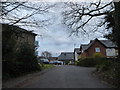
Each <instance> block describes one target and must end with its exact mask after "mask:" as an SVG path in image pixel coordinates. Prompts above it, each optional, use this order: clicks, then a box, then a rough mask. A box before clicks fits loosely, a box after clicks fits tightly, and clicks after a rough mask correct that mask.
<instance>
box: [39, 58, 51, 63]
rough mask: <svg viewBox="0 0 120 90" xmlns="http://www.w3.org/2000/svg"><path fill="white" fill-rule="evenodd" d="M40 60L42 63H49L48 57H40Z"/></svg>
mask: <svg viewBox="0 0 120 90" xmlns="http://www.w3.org/2000/svg"><path fill="white" fill-rule="evenodd" d="M40 61H41V62H42V63H44V64H49V60H48V59H40Z"/></svg>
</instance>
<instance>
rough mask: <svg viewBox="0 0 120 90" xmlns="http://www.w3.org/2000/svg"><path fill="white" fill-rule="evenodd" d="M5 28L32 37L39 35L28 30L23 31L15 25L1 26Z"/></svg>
mask: <svg viewBox="0 0 120 90" xmlns="http://www.w3.org/2000/svg"><path fill="white" fill-rule="evenodd" d="M1 25H2V27H3V28H6V29H11V30H14V31H15V32H18V33H19V32H22V33H27V34H32V35H35V36H36V35H37V34H35V33H33V32H32V31H28V30H26V29H23V28H20V27H18V26H15V25H8V24H3V23H2V24H1Z"/></svg>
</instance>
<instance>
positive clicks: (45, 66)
mask: <svg viewBox="0 0 120 90" xmlns="http://www.w3.org/2000/svg"><path fill="white" fill-rule="evenodd" d="M40 66H42V69H48V68H52V67H55V65H53V64H43V65H40Z"/></svg>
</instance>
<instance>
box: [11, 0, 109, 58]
mask: <svg viewBox="0 0 120 90" xmlns="http://www.w3.org/2000/svg"><path fill="white" fill-rule="evenodd" d="M13 1H14V0H13ZM18 1H19V0H18ZM21 1H24V0H21ZM31 1H32V0H31ZM35 1H38V2H37V5H39V4H40V3H41V2H40V1H43V0H34V2H35ZM61 1H63V0H59V1H56V0H50V1H49V2H48V3H49V4H54V3H55V4H56V5H55V7H52V8H50V9H49V12H47V13H45V14H41V15H35V16H34V17H32V18H35V19H36V20H38V22H39V23H40V24H42V22H40V20H47V19H49V22H50V24H47V23H49V22H45V23H46V25H47V26H44V27H39V28H31V27H27V28H26V29H27V30H33V31H34V33H36V34H38V35H37V36H36V41H38V42H39V47H38V49H37V51H38V56H40V55H41V53H42V52H43V51H48V52H51V53H52V56H59V55H60V53H61V52H74V48H80V45H81V44H88V43H89V41H90V40H94V39H95V38H98V39H105V38H103V33H105V31H104V30H105V28H104V27H101V28H100V29H98V31H99V32H98V31H97V32H94V33H91V32H90V29H91V28H92V27H90V26H89V25H88V27H87V28H86V30H87V31H88V32H89V35H85V34H83V33H82V32H80V33H79V35H78V36H76V35H72V36H69V35H70V33H71V30H70V29H68V28H67V27H66V26H65V25H63V24H62V20H63V16H62V12H63V11H64V10H65V9H67V8H65V7H64V6H63V5H64V4H63V3H61ZM68 1H70V0H68ZM73 1H79V0H73ZM81 1H84V2H85V1H89V0H81ZM92 1H93V2H94V1H96V0H92ZM106 1H110V0H106ZM34 2H32V3H34ZM35 3H36V2H35ZM16 12H17V11H16ZM16 12H14V13H15V14H17V15H19V17H23V16H24V15H25V13H26V12H27V13H30V12H32V11H30V10H29V11H26V10H22V11H21V12H18V13H16ZM99 18H100V17H99ZM99 18H98V19H96V18H94V19H93V20H91V21H90V23H91V24H94V23H97V22H98V21H99V20H100V19H99ZM28 20H30V19H28ZM24 28H25V27H24ZM100 32H101V33H100Z"/></svg>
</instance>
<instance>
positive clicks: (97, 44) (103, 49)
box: [87, 41, 106, 56]
mask: <svg viewBox="0 0 120 90" xmlns="http://www.w3.org/2000/svg"><path fill="white" fill-rule="evenodd" d="M96 47H98V48H100V53H101V54H102V55H103V56H106V47H105V46H104V45H102V44H101V43H100V42H99V41H95V42H94V43H93V44H92V45H91V46H90V48H89V49H88V50H87V51H88V52H87V53H88V56H93V54H94V53H96V52H95V48H96Z"/></svg>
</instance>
